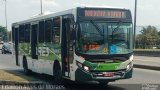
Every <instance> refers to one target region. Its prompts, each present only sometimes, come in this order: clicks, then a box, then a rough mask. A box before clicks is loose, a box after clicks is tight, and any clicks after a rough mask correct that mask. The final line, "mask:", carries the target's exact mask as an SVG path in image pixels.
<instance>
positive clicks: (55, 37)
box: [52, 18, 60, 43]
mask: <svg viewBox="0 0 160 90" xmlns="http://www.w3.org/2000/svg"><path fill="white" fill-rule="evenodd" d="M53 24H54V25H53V37H52V38H53V43H60V18H55V19H53Z"/></svg>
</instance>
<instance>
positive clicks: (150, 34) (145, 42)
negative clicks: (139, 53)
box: [137, 26, 159, 49]
mask: <svg viewBox="0 0 160 90" xmlns="http://www.w3.org/2000/svg"><path fill="white" fill-rule="evenodd" d="M158 38H159V36H158V30H157V28H156V27H154V26H147V27H146V28H145V27H143V29H142V30H141V34H140V35H139V36H138V37H137V39H138V42H139V43H140V44H141V45H142V48H143V49H151V48H153V47H154V46H157V42H158Z"/></svg>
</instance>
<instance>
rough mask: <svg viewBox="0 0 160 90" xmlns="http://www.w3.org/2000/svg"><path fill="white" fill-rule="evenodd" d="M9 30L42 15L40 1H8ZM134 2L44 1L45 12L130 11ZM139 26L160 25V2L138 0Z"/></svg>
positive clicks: (1, 16)
mask: <svg viewBox="0 0 160 90" xmlns="http://www.w3.org/2000/svg"><path fill="white" fill-rule="evenodd" d="M6 1H7V21H8V29H9V30H10V29H11V24H12V23H14V22H17V21H21V20H25V19H28V18H30V17H32V16H34V15H38V14H40V0H6ZM134 2H135V1H134V0H43V12H58V11H63V10H67V9H70V8H73V7H76V6H105V7H122V8H127V9H130V10H131V12H132V16H133V18H134ZM4 12H5V2H4V0H0V25H2V26H5V13H4ZM137 25H138V26H141V25H143V26H146V25H153V26H157V25H160V0H137Z"/></svg>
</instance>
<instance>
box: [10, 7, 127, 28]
mask: <svg viewBox="0 0 160 90" xmlns="http://www.w3.org/2000/svg"><path fill="white" fill-rule="evenodd" d="M77 8H106V9H123V10H128V9H125V8H120V7H109V6H85V7H75V8H72V9H68V10H65V11H60V12H54V13H53V12H52V13H46V14H45V13H44V14H38V15H34V16H32V17H30V18H29V19H27V20H23V21H19V22H15V23H13V24H12V26H14V25H19V24H26V23H30V22H34V21H41V20H45V19H48V18H53V17H57V16H61V15H66V14H76V9H77Z"/></svg>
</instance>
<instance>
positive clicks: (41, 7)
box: [40, 0, 43, 15]
mask: <svg viewBox="0 0 160 90" xmlns="http://www.w3.org/2000/svg"><path fill="white" fill-rule="evenodd" d="M40 3H41V15H42V14H43V10H42V0H40Z"/></svg>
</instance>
